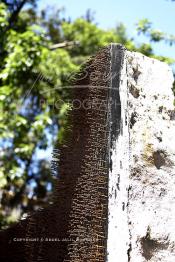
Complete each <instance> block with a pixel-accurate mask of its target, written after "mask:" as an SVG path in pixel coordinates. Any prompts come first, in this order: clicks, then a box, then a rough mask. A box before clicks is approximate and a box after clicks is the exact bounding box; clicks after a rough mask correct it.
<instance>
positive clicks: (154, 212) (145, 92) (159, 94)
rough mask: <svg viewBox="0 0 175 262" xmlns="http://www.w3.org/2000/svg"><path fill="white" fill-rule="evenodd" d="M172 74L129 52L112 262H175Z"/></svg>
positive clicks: (116, 154) (112, 209)
mask: <svg viewBox="0 0 175 262" xmlns="http://www.w3.org/2000/svg"><path fill="white" fill-rule="evenodd" d="M172 83H173V75H172V72H171V69H170V68H169V67H168V66H167V65H166V64H165V63H162V62H159V61H157V60H154V59H150V58H148V57H145V56H143V55H141V54H139V53H133V52H129V51H126V50H125V51H124V63H123V66H122V74H121V78H120V86H119V93H120V99H121V129H120V134H119V136H118V138H117V139H116V141H115V143H114V144H113V149H112V171H111V172H110V174H109V193H110V194H109V203H108V206H109V219H108V223H109V224H108V246H107V250H108V262H115V261H116V260H117V261H121V262H127V261H130V262H146V261H152V262H158V261H162V262H164V261H166V262H173V261H175V223H174V221H175V166H174V165H175V139H174V135H175V121H174V120H175V119H174V106H173V101H174V96H173V92H172Z"/></svg>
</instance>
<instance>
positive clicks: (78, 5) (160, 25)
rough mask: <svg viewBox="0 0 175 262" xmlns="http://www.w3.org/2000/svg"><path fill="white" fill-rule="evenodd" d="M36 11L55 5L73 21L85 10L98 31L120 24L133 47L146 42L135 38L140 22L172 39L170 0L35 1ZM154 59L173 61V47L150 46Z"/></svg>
mask: <svg viewBox="0 0 175 262" xmlns="http://www.w3.org/2000/svg"><path fill="white" fill-rule="evenodd" d="M38 4H39V9H42V8H44V7H47V6H51V5H55V6H56V7H58V8H61V7H64V8H65V16H66V17H71V18H72V19H76V18H77V17H80V16H82V15H84V14H85V13H86V10H87V9H89V8H90V9H91V10H92V11H94V12H95V22H96V23H97V24H98V26H99V27H100V28H103V29H109V28H114V27H115V26H116V24H117V23H119V22H122V23H124V24H125V26H126V28H127V32H128V35H129V36H130V37H134V38H135V39H136V42H137V43H141V42H149V41H148V39H147V38H145V37H140V36H138V35H137V33H136V30H135V24H136V23H137V21H139V20H140V19H143V18H148V19H149V20H150V21H151V22H152V23H153V28H155V29H159V30H161V31H163V32H166V33H169V34H174V35H175V2H172V1H171V0H107V1H104V0H101V1H100V0H86V1H76V0H39V1H38ZM154 50H155V52H156V54H157V55H165V56H170V57H173V58H175V46H173V47H169V46H168V45H167V44H164V43H161V44H160V43H158V44H154Z"/></svg>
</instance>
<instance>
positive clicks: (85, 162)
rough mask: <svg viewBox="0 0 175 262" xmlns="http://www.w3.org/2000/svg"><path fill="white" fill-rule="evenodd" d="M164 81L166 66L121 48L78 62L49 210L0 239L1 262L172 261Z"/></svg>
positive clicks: (172, 153)
mask: <svg viewBox="0 0 175 262" xmlns="http://www.w3.org/2000/svg"><path fill="white" fill-rule="evenodd" d="M172 82H173V76H172V72H171V70H170V69H169V67H168V66H167V65H166V64H164V63H161V62H159V61H156V60H154V59H150V58H147V57H145V56H143V55H141V54H138V53H132V52H129V51H127V50H126V49H125V48H124V47H122V46H121V45H116V44H111V45H109V46H108V47H106V48H104V49H102V50H101V51H100V52H99V53H98V54H97V55H96V56H95V57H93V58H92V59H90V60H89V61H88V62H87V63H86V65H85V66H84V67H83V69H82V71H81V72H80V74H79V75H77V76H76V80H75V82H74V89H73V98H72V99H73V100H74V107H73V110H72V112H71V114H70V119H69V121H70V122H69V124H70V125H69V128H68V130H67V131H68V132H67V133H68V134H67V137H66V140H65V142H64V144H63V145H62V146H61V148H60V151H61V156H60V166H59V173H60V178H59V179H58V182H57V186H56V190H55V192H54V194H53V204H52V205H49V206H48V207H47V208H46V209H43V210H40V211H38V212H36V213H34V214H31V215H30V216H28V218H27V219H25V220H22V221H20V222H19V223H18V224H17V225H15V226H13V227H11V228H9V229H8V230H6V231H3V232H0V261H2V262H24V261H25V262H36V261H38V262H39V261H40V262H41V261H44V262H56V261H57V262H87V261H88V262H89V261H90V262H105V261H108V262H116V261H119V262H146V261H152V262H158V261H162V262H174V261H175V244H174V241H175V224H174V221H175V213H174V212H175V211H174V210H175V192H174V186H175V167H174V164H175V139H174V135H175V132H174V131H175V122H174V119H175V118H174V111H173V110H174V107H173V99H174V98H173V93H172V90H171V87H172ZM18 237H20V238H29V239H32V238H37V239H38V241H29V242H25V241H22V242H14V241H13V238H18ZM47 238H51V239H54V238H56V239H57V241H45V240H46V239H47ZM58 239H59V240H60V241H58Z"/></svg>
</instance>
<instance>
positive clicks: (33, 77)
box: [0, 0, 172, 226]
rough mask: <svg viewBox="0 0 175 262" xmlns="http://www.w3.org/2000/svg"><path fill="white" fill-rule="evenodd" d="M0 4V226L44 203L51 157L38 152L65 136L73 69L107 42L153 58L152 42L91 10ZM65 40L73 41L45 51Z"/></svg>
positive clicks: (144, 27) (142, 28)
mask: <svg viewBox="0 0 175 262" xmlns="http://www.w3.org/2000/svg"><path fill="white" fill-rule="evenodd" d="M1 2H3V3H1V4H0V34H1V37H0V55H1V60H0V144H1V150H0V157H1V159H0V189H1V195H0V198H1V204H0V224H1V226H6V225H9V224H10V223H12V222H14V221H15V220H16V219H17V218H18V217H19V216H21V215H23V214H25V213H26V212H29V211H32V210H35V209H37V208H38V207H41V206H44V205H45V203H47V202H48V197H49V192H50V190H51V189H52V186H53V180H54V177H53V176H52V175H51V172H50V165H49V162H48V161H47V160H46V159H44V158H41V157H39V156H40V155H41V153H42V154H44V152H47V151H48V150H51V149H52V148H53V147H54V145H55V144H57V143H58V142H61V141H62V139H63V136H64V128H65V125H66V121H65V115H66V112H67V110H68V108H69V105H68V103H67V99H68V95H69V88H66V86H67V85H68V84H69V78H70V76H71V75H72V72H76V70H78V69H79V67H80V65H81V64H82V63H83V62H84V61H85V60H86V59H87V58H88V57H89V56H91V55H93V54H94V53H95V52H96V51H98V49H99V48H100V47H103V46H105V45H107V44H109V43H110V42H118V43H122V44H124V45H125V46H126V47H127V48H128V49H129V50H137V51H140V52H142V53H144V54H146V55H148V56H151V57H156V56H155V55H154V53H153V49H152V47H151V45H150V44H141V45H140V46H138V45H136V44H135V43H134V40H133V39H132V38H129V37H128V35H127V33H126V28H125V27H124V25H123V24H119V25H118V26H117V27H116V28H115V29H111V30H102V29H100V28H99V27H98V26H97V25H96V24H95V23H94V22H93V21H92V20H93V16H92V14H91V13H90V11H88V12H87V14H86V16H85V17H84V18H78V19H76V20H75V21H70V20H66V19H65V18H64V17H62V10H56V11H54V10H53V9H47V10H43V11H42V12H41V14H38V13H37V12H36V9H35V7H36V5H35V4H36V3H35V1H20V0H18V1H10V0H9V1H1ZM26 3H28V5H27V6H26V9H22V8H23V7H24V5H25V4H26ZM137 27H138V31H139V32H140V33H145V34H148V36H149V37H151V39H152V40H154V41H159V40H162V38H165V35H162V34H158V33H154V32H153V31H152V29H151V24H150V22H149V21H147V20H143V21H140V22H139V24H138V26H137ZM69 41H73V42H78V43H79V44H78V45H72V46H68V47H65V48H64V49H61V48H60V49H55V50H51V49H50V47H51V46H52V45H53V44H57V43H63V42H65V43H66V42H69ZM159 58H160V59H161V60H163V61H164V60H165V61H168V62H172V60H171V59H168V58H165V57H159Z"/></svg>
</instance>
